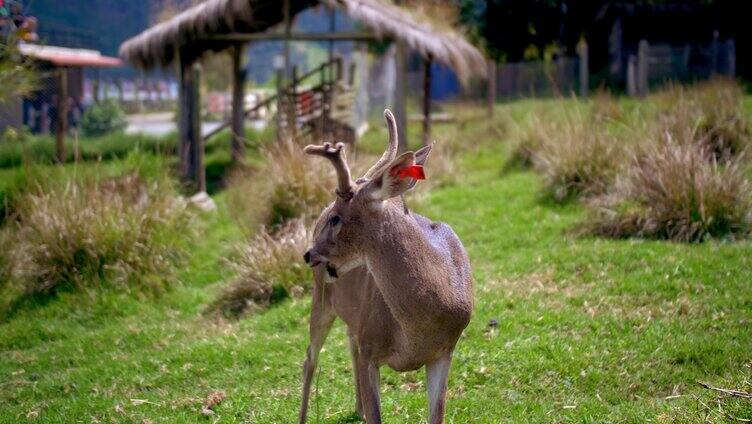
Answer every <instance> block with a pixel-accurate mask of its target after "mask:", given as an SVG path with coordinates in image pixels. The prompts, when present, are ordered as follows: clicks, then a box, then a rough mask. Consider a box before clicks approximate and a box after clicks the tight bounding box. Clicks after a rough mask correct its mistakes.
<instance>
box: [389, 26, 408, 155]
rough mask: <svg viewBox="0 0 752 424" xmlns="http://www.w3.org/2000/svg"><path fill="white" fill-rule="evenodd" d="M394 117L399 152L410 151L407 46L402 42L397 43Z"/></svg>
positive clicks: (395, 52)
mask: <svg viewBox="0 0 752 424" xmlns="http://www.w3.org/2000/svg"><path fill="white" fill-rule="evenodd" d="M394 47H395V51H394V54H395V58H394V66H395V68H396V69H395V82H394V111H393V112H394V117H395V119H396V120H397V138H398V140H399V144H398V151H399V152H400V153H402V152H406V151H407V150H408V146H409V143H408V140H407V46H406V45H405V43H403V42H402V41H399V40H398V41H397V42H396V43H395V46H394Z"/></svg>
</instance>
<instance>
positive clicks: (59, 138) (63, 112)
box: [55, 68, 68, 164]
mask: <svg viewBox="0 0 752 424" xmlns="http://www.w3.org/2000/svg"><path fill="white" fill-rule="evenodd" d="M59 75H60V86H59V87H58V88H59V90H58V93H57V95H58V100H57V126H56V128H55V151H56V156H57V162H58V163H59V164H63V163H65V133H67V132H68V70H67V69H66V68H60V71H59Z"/></svg>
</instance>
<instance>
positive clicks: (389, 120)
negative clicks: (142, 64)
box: [362, 109, 399, 180]
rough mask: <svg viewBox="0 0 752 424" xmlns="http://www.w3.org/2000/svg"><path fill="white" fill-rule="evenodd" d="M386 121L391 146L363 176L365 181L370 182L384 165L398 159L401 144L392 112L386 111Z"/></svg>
mask: <svg viewBox="0 0 752 424" xmlns="http://www.w3.org/2000/svg"><path fill="white" fill-rule="evenodd" d="M384 119H385V120H386V127H387V129H388V130H389V146H387V148H386V150H385V151H384V154H382V155H381V158H379V160H378V161H377V162H376V163H375V164H374V165H373V166H372V167H371V169H369V170H368V171H367V172H366V173H365V174H364V175H363V177H362V178H363V179H367V180H370V179H371V178H373V176H374V175H375V174H376V173H377V172H378V171H379V170H380V169H381V168H382V167H383V166H384V165H386V164H388V163H389V162H391V161H393V160H394V158H395V157H397V145H398V143H399V140H398V138H397V122H396V120H395V119H394V115H393V114H392V111H391V110H389V109H385V110H384Z"/></svg>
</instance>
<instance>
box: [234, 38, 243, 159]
mask: <svg viewBox="0 0 752 424" xmlns="http://www.w3.org/2000/svg"><path fill="white" fill-rule="evenodd" d="M244 51H245V49H244V47H243V45H242V44H236V45H235V46H233V47H232V162H233V163H235V164H238V163H241V162H242V160H243V155H244V153H245V144H244V140H245V124H244V122H243V111H244V109H245V80H246V70H245V69H243V52H244Z"/></svg>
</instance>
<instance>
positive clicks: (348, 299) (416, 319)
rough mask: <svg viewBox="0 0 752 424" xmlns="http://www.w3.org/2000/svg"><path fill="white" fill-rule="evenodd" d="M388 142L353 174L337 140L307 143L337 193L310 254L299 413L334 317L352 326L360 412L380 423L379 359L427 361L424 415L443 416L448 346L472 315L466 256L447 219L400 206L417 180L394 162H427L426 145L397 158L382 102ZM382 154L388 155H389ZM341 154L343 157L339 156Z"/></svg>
mask: <svg viewBox="0 0 752 424" xmlns="http://www.w3.org/2000/svg"><path fill="white" fill-rule="evenodd" d="M385 117H386V120H387V124H388V125H389V129H390V131H389V133H390V140H389V143H390V148H389V149H387V152H386V153H385V155H384V156H383V157H382V159H381V160H379V163H378V164H377V166H374V168H378V169H373V168H372V169H371V170H369V171H368V173H367V174H366V176H365V177H364V178H361V179H359V180H358V182H357V183H354V182H352V181H350V175H349V170H346V169H344V168H346V162H345V160H344V156H343V155H342V153H341V152H342V149H341V147H339V146H338V147H334V148H333V147H332V146H331V145H325V146H324V147H317V146H309V147H307V148H306V151H307V152H309V153H311V154H317V155H321V156H324V157H327V159H329V160H331V161H332V163H333V164H334V165H335V169H337V173H338V178H339V187H338V189H337V194H338V196H337V199H336V200H335V201H334V202H333V203H332V204H331V205H330V206H329V207H327V208H326V209H325V210H324V212H323V213H322V214H321V216H320V217H319V220H318V221H317V223H316V228H315V232H314V243H313V246H312V248H311V249H310V250H309V251H308V252H307V253H306V258H305V259H306V261H307V262H308V263H309V264H311V266H313V267H314V276H315V284H314V291H313V306H312V310H311V324H310V333H311V344H310V346H309V347H308V353H307V357H306V361H305V364H304V378H303V401H302V405H301V410H300V422H301V423H304V422H305V420H306V413H307V406H308V398H309V394H310V384H311V379H312V377H313V372H314V370H315V368H316V362H317V359H318V353H319V351H320V350H321V346H322V345H323V343H324V339H325V338H326V335H327V334H328V332H329V329H330V328H331V324H332V323H333V321H334V319H335V318H336V317H339V318H341V319H342V320H343V321H344V322H345V323H346V324H347V328H348V336H349V337H350V342H351V343H350V345H351V351H352V356H353V365H354V367H353V368H354V372H355V382H356V388H357V390H356V395H357V409H358V413H359V414H360V415H361V416H362V417H363V418H365V420H366V421H367V422H368V423H380V422H381V414H380V404H379V367H380V366H382V365H384V364H386V365H388V366H389V367H391V368H392V369H394V370H396V371H410V370H415V369H418V368H420V367H422V366H424V365H425V366H426V369H427V379H428V384H427V385H426V387H427V388H428V391H429V408H430V423H432V424H436V423H443V422H444V400H445V394H446V382H447V375H448V371H449V366H450V364H451V356H452V352H453V351H454V347H455V345H456V343H457V340H458V339H459V337H460V335H461V334H462V331H463V330H464V329H465V327H466V326H467V324H468V322H469V321H470V315H471V313H472V309H473V288H472V285H473V284H472V275H471V271H470V263H469V260H468V257H467V254H466V253H465V250H464V248H463V246H462V243H461V242H460V240H459V239H458V238H457V236H456V235H455V234H454V232H453V231H452V229H451V228H450V227H449V226H448V225H446V224H443V223H437V222H432V221H430V220H429V219H427V218H424V217H422V216H420V215H416V214H412V213H406V209H405V208H404V205H403V202H402V200H401V195H402V194H403V193H404V192H405V191H407V190H409V189H410V188H412V187H413V186H414V185H415V180H413V179H411V178H398V177H395V176H394V175H395V174H396V171H398V170H399V169H402V168H404V167H407V166H411V165H413V164H415V163H418V164H423V163H424V162H425V160H426V159H427V157H428V153H429V152H430V149H431V146H429V147H426V148H423V149H421V150H420V151H418V152H417V153H412V152H407V153H405V154H403V155H402V156H400V157H399V158H396V159H395V158H394V153H393V151H394V150H395V149H394V146H396V142H397V141H396V128H395V123H394V117H393V116H392V114H391V112H389V111H386V112H385ZM387 158H388V160H386V159H387ZM343 164H344V166H343Z"/></svg>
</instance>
